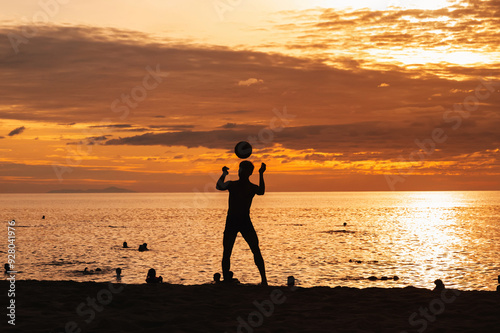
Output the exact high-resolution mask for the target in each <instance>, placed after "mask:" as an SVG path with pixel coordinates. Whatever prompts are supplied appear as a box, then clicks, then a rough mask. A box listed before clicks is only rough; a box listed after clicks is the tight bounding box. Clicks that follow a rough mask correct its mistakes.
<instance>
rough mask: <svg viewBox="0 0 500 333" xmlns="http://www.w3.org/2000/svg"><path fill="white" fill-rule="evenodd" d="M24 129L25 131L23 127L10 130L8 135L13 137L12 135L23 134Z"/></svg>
mask: <svg viewBox="0 0 500 333" xmlns="http://www.w3.org/2000/svg"><path fill="white" fill-rule="evenodd" d="M25 129H26V127H24V126H22V127H18V128H16V129H14V130H12V131H11V132H10V133H9V134H8V135H9V136H14V135H18V134H21V133H22V132H24V130H25Z"/></svg>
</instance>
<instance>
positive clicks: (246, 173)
mask: <svg viewBox="0 0 500 333" xmlns="http://www.w3.org/2000/svg"><path fill="white" fill-rule="evenodd" d="M253 169H254V166H253V163H252V162H250V161H243V162H241V163H240V169H239V170H238V176H239V177H240V178H249V177H250V176H251V175H252V173H253Z"/></svg>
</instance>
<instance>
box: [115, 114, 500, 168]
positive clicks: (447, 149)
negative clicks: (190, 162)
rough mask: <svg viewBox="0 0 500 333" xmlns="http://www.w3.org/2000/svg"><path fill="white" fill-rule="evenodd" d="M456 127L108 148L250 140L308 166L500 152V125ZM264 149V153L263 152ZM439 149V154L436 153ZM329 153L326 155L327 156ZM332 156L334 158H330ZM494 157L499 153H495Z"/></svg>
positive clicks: (195, 139)
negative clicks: (289, 152)
mask: <svg viewBox="0 0 500 333" xmlns="http://www.w3.org/2000/svg"><path fill="white" fill-rule="evenodd" d="M452 125H453V124H452V123H445V122H441V123H435V124H433V126H428V125H427V124H416V123H408V124H407V126H396V125H394V124H390V123H385V122H358V123H352V124H342V125H315V126H299V127H287V128H284V129H283V130H282V131H280V132H275V133H274V134H273V136H272V140H269V141H267V140H266V141H262V140H259V134H258V133H260V132H261V130H262V129H263V128H262V127H259V126H244V127H245V128H244V129H240V130H234V129H224V130H221V129H217V130H212V131H182V132H169V133H146V134H143V135H137V136H132V137H126V138H119V139H111V140H108V141H107V142H106V145H161V146H184V147H188V148H195V147H206V148H217V149H231V148H232V145H233V144H234V143H235V142H238V141H241V140H248V141H250V142H251V143H252V144H253V145H254V149H257V150H256V152H259V151H258V149H262V152H265V151H266V149H265V148H268V147H271V146H273V145H274V144H280V145H281V146H283V147H284V148H288V149H293V150H297V151H301V150H308V149H313V150H315V151H318V152H324V153H312V154H308V155H306V156H305V157H304V158H302V157H301V158H300V159H305V160H316V161H325V160H346V161H347V160H350V161H355V160H387V159H400V158H404V159H408V158H409V156H410V155H411V154H412V153H418V152H419V151H422V150H429V151H431V150H432V153H431V154H426V160H447V159H450V158H455V159H458V158H459V157H460V156H463V155H464V154H473V153H476V152H479V151H485V150H495V149H497V148H498V147H499V146H500V133H499V132H498V131H496V130H495V129H496V128H498V126H500V120H497V121H496V122H493V123H489V124H482V125H481V126H479V125H478V124H477V123H476V122H475V121H473V120H470V121H465V120H464V121H463V122H462V125H461V127H460V128H459V129H457V130H454V129H453V127H452ZM436 128H439V129H441V130H442V131H443V133H444V135H446V136H447V139H446V140H445V141H444V142H435V141H434V139H433V130H434V129H436ZM263 148H264V149H263ZM435 149H436V151H434V150H435ZM325 153H326V154H325ZM328 153H335V154H336V155H331V154H328ZM493 154H494V152H493Z"/></svg>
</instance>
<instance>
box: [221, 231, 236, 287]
mask: <svg viewBox="0 0 500 333" xmlns="http://www.w3.org/2000/svg"><path fill="white" fill-rule="evenodd" d="M236 235H238V232H237V231H234V230H228V229H226V230H224V238H223V240H222V245H223V246H224V253H223V254H222V274H223V275H224V280H225V279H226V278H227V276H228V274H227V273H228V272H229V270H230V269H231V253H232V252H233V246H234V241H235V240H236Z"/></svg>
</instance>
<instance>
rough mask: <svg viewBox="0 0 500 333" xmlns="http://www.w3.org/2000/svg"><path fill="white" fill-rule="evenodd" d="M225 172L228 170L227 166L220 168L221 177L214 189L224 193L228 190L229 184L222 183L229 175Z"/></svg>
mask: <svg viewBox="0 0 500 333" xmlns="http://www.w3.org/2000/svg"><path fill="white" fill-rule="evenodd" d="M227 170H229V168H228V167H227V166H224V167H222V176H220V178H219V180H218V181H217V185H215V188H216V189H218V190H219V191H225V190H227V188H228V185H229V182H224V180H225V179H226V176H227V175H228V174H229V172H228V171H227Z"/></svg>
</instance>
